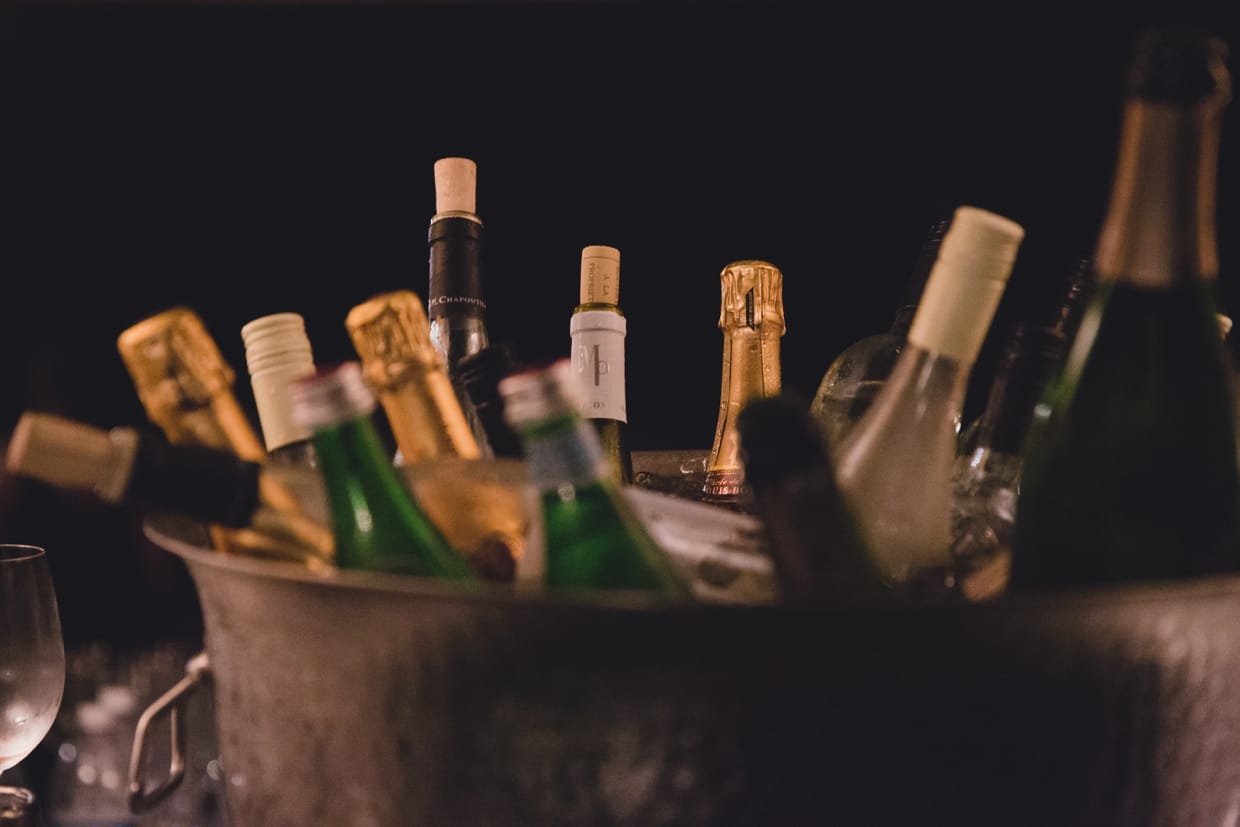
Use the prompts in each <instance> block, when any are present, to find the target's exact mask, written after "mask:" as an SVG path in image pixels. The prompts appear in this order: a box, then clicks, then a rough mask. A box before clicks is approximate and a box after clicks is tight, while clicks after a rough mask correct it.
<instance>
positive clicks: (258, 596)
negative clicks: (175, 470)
mask: <svg viewBox="0 0 1240 827" xmlns="http://www.w3.org/2000/svg"><path fill="white" fill-rule="evenodd" d="M148 534H149V536H150V537H151V538H152V539H153V540H154V541H155V542H156V543H157V544H159V545H160V546H162V547H163V548H165V549H167V550H168V551H170V552H172V553H173V554H176V555H178V556H179V557H181V558H182V559H184V561H185V562H186V564H187V565H188V568H189V571H190V573H191V575H192V576H193V579H194V582H195V584H196V586H197V589H198V593H199V596H200V598H201V602H202V607H203V612H204V620H205V629H206V658H207V659H208V660H209V663H210V667H209V674H210V678H211V680H210V685H211V690H212V691H213V692H214V701H215V708H216V724H217V727H218V735H219V744H220V752H221V758H222V762H223V764H224V769H225V772H226V774H227V775H228V776H230V777H232V778H233V779H234V783H232V784H230V786H229V789H228V803H229V810H230V814H231V817H232V821H233V823H235V824H238V825H247V826H248V825H308V824H341V825H344V824H347V825H418V824H427V825H483V824H485V825H500V824H502V825H509V824H512V825H547V824H589V825H601V824H634V825H658V824H669V825H670V824H675V825H685V824H711V825H733V824H735V825H770V824H841V825H868V824H882V825H904V824H909V825H928V824H953V825H958V824H987V825H1078V824H1079V825H1093V826H1095V827H1096V826H1097V825H1125V827H1132V825H1233V824H1236V823H1237V819H1238V818H1240V578H1235V577H1226V578H1211V579H1202V580H1197V581H1192V582H1185V583H1180V584H1174V585H1161V584H1159V585H1146V586H1132V587H1124V588H1112V589H1104V590H1089V591H1073V592H1064V593H1058V594H1053V595H1042V596H1037V597H1020V598H1015V597H1013V598H1008V599H1005V600H1002V601H999V602H994V603H990V604H981V605H971V606H939V607H928V606H927V607H910V608H901V609H883V610H865V609H849V610H843V609H829V608H819V609H797V608H791V607H788V606H780V605H778V604H767V605H761V604H759V605H740V604H723V603H702V604H694V605H685V606H677V607H668V606H659V605H655V604H651V603H648V602H643V601H641V600H637V599H634V598H631V597H626V598H624V599H620V598H616V597H609V596H604V595H600V596H599V597H598V598H597V599H594V600H589V601H569V600H564V599H555V598H552V597H548V596H545V595H531V594H513V593H510V592H508V591H506V590H502V589H498V588H497V589H496V590H495V591H489V592H486V593H483V594H478V595H464V594H460V593H458V592H457V591H455V590H454V589H453V588H451V587H447V586H445V585H444V584H440V583H436V582H434V581H425V580H421V579H419V578H412V577H396V576H385V575H377V574H368V573H361V572H344V571H342V572H337V573H335V574H334V575H333V576H331V577H329V578H327V579H324V578H321V577H319V576H316V575H313V574H310V573H307V572H303V571H301V570H299V569H297V568H295V567H291V566H288V565H285V564H281V563H273V562H266V561H262V560H255V559H246V558H240V557H230V556H224V555H220V554H217V553H215V552H212V551H209V550H207V549H205V548H203V547H202V545H203V542H204V541H205V534H202V533H201V529H200V527H198V526H189V525H177V524H173V523H160V524H157V523H154V522H152V523H150V524H148ZM201 666H202V663H201V662H199V663H197V664H193V665H192V669H191V672H192V673H193V674H191V676H190V677H188V678H187V680H186V682H185V685H186V686H192V685H193V684H194V683H195V681H196V678H195V677H194V675H198V676H202V675H205V674H206V672H205V671H202V670H201V669H200V667H201ZM183 688H184V687H183ZM170 694H171V693H170ZM175 708H176V705H175V702H172V703H171V704H169V705H165V707H164V710H167V709H175ZM152 710H155V712H154V713H152ZM152 710H148V716H147V717H144V719H143V724H142V725H141V726H140V729H142V727H145V726H146V725H147V724H150V723H151V720H152V719H153V718H154V717H158V714H159V712H160V711H161V710H156V708H155V707H152ZM140 734H141V733H140Z"/></svg>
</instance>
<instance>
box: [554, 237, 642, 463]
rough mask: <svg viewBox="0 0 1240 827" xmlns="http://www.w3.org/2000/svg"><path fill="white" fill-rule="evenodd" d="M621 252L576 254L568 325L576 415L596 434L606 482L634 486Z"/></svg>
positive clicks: (601, 249) (598, 248)
mask: <svg viewBox="0 0 1240 827" xmlns="http://www.w3.org/2000/svg"><path fill="white" fill-rule="evenodd" d="M619 297H620V251H619V250H617V249H616V248H615V247H606V246H603V245H601V244H596V245H591V246H589V247H586V248H584V249H583V250H582V251H581V293H580V303H579V304H578V305H577V307H576V308H575V309H574V310H573V316H572V319H571V320H570V322H569V333H570V335H571V336H572V354H573V376H574V377H576V379H577V382H578V385H579V386H580V390H581V393H580V394H578V401H579V404H580V406H581V408H580V410H581V415H582V417H584V418H585V419H587V420H589V422H590V424H591V425H592V426H594V430H596V431H598V436H599V443H600V445H601V446H602V449H603V456H604V457H605V458H606V460H607V467H608V469H609V472H610V474H611V477H612V479H613V480H615V481H616V482H618V483H620V484H622V485H630V484H632V482H633V458H632V455H631V454H630V453H629V445H628V437H627V435H626V432H627V423H628V413H627V411H626V406H625V395H624V336H625V331H626V329H627V324H628V323H627V321H626V320H625V318H624V314H623V313H622V312H621V311H620V305H619Z"/></svg>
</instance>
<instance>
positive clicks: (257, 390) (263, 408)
mask: <svg viewBox="0 0 1240 827" xmlns="http://www.w3.org/2000/svg"><path fill="white" fill-rule="evenodd" d="M241 340H242V342H244V343H245V361H246V367H247V369H248V370H249V373H250V387H251V389H252V390H253V392H254V405H255V407H256V409H257V410H258V424H259V429H260V430H261V431H262V434H263V442H264V444H265V445H266V448H267V459H268V461H269V462H272V463H279V464H287V465H305V466H310V467H313V466H314V465H315V463H316V461H317V460H316V458H315V455H314V443H313V441H312V440H311V438H310V437H311V435H310V432H309V431H308V430H306V429H305V428H301V427H298V426H297V424H296V423H294V422H293V403H292V399H291V398H290V396H289V385H290V384H291V383H292V382H293V381H295V380H297V379H302V378H304V377H306V376H312V375H313V374H314V352H313V350H312V349H311V347H310V339H309V337H307V336H306V322H305V319H303V318H302V316H301V315H300V314H298V313H273V314H271V315H268V316H261V317H259V318H257V319H254V320H253V321H251V322H248V323H246V324H245V325H244V326H242V328H241Z"/></svg>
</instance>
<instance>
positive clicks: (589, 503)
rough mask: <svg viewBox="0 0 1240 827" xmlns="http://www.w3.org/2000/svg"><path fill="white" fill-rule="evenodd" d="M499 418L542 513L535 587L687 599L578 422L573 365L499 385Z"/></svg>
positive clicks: (594, 436) (523, 374)
mask: <svg viewBox="0 0 1240 827" xmlns="http://www.w3.org/2000/svg"><path fill="white" fill-rule="evenodd" d="M499 389H500V393H501V394H502V395H503V397H504V416H505V418H506V419H507V420H508V421H509V423H510V424H511V425H512V427H513V429H514V430H516V431H517V433H518V434H519V435H520V437H521V443H522V446H523V449H524V452H525V457H526V462H527V464H528V466H529V475H530V481H531V483H532V484H533V485H534V486H536V487H537V489H538V491H539V496H540V502H541V509H542V530H543V536H544V540H545V543H544V548H545V555H544V559H543V571H542V572H541V574H540V576H541V579H542V581H543V582H544V583H545V584H546V585H547V586H548V587H550V588H555V589H572V590H592V589H622V590H641V591H650V592H655V593H660V594H663V595H666V596H669V597H673V598H687V597H689V596H690V594H691V593H690V589H689V587H688V584H687V583H686V582H685V581H684V580H683V579H682V578H681V576H680V575H679V573H678V571H677V570H676V569H675V567H674V564H673V563H672V562H671V560H670V558H668V556H667V555H666V554H665V553H664V551H663V549H661V548H660V547H659V546H658V544H657V543H656V542H655V541H654V539H653V538H652V537H651V536H650V534H649V533H648V532H647V531H646V528H645V526H644V525H643V524H642V522H641V520H640V519H639V518H638V517H637V516H636V514H635V513H634V512H633V511H632V510H631V509H630V508H629V506H628V503H627V501H626V500H625V499H623V496H622V495H621V493H620V490H619V487H618V483H616V482H615V481H614V480H613V478H612V477H611V474H610V471H609V469H608V466H607V462H606V460H605V459H604V457H603V453H602V448H601V446H600V444H599V438H598V433H597V432H596V431H595V430H594V429H593V428H592V427H590V425H589V424H587V423H586V421H585V420H584V419H583V418H582V417H581V415H580V413H579V412H578V410H579V407H578V406H579V399H578V397H577V395H578V394H579V392H580V391H579V388H578V383H577V378H576V376H574V375H573V365H572V361H571V360H569V359H562V360H560V361H558V362H555V363H554V364H552V365H550V366H549V367H546V368H534V369H529V370H523V371H520V372H518V373H515V374H512V375H510V376H508V377H505V378H504V379H503V380H502V381H501V382H500V385H499Z"/></svg>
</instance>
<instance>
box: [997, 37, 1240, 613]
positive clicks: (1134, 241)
mask: <svg viewBox="0 0 1240 827" xmlns="http://www.w3.org/2000/svg"><path fill="white" fill-rule="evenodd" d="M1224 57H1225V47H1224V46H1223V44H1222V43H1220V42H1219V41H1218V40H1217V39H1215V38H1212V37H1209V36H1207V35H1205V34H1203V33H1200V32H1195V31H1191V30H1184V29H1151V30H1148V31H1147V32H1145V33H1144V34H1143V36H1142V38H1141V39H1140V40H1139V42H1138V44H1137V48H1136V51H1135V55H1134V59H1133V62H1132V66H1131V74H1130V77H1129V88H1128V94H1127V100H1126V104H1125V109H1124V119H1123V127H1122V134H1121V139H1120V147H1119V156H1118V163H1117V172H1116V176H1115V183H1114V187H1113V189H1112V194H1111V199H1110V206H1109V210H1108V213H1107V216H1106V220H1105V222H1104V225H1103V228H1102V232H1101V234H1100V237H1099V241H1098V251H1097V255H1096V266H1097V275H1098V284H1097V285H1096V287H1095V291H1094V295H1093V297H1092V300H1091V301H1090V303H1089V306H1088V308H1087V310H1086V312H1085V315H1084V317H1083V318H1082V319H1081V323H1080V326H1079V328H1078V330H1077V334H1076V336H1075V339H1074V341H1073V343H1072V346H1071V350H1070V353H1069V356H1068V360H1067V363H1066V365H1065V367H1064V369H1063V370H1062V372H1061V373H1060V375H1059V376H1058V377H1057V379H1056V380H1054V381H1052V383H1051V384H1050V386H1049V387H1048V389H1047V393H1046V395H1045V397H1044V398H1043V401H1042V404H1040V405H1039V406H1038V408H1037V411H1036V414H1035V419H1034V422H1033V424H1032V426H1031V432H1030V437H1029V442H1028V444H1027V446H1026V449H1025V467H1024V470H1023V476H1022V484H1021V494H1020V502H1019V507H1018V510H1017V518H1016V537H1015V547H1014V553H1013V572H1012V588H1013V590H1017V589H1022V588H1025V589H1027V588H1031V587H1039V586H1062V585H1085V584H1103V583H1109V582H1117V581H1131V580H1149V579H1163V578H1177V577H1187V576H1193V575H1198V574H1205V573H1209V572H1218V571H1226V570H1235V569H1240V549H1238V547H1237V544H1236V533H1235V530H1236V523H1237V516H1238V511H1240V509H1238V500H1237V495H1238V494H1240V477H1238V474H1237V451H1236V427H1235V400H1234V398H1233V389H1232V385H1231V379H1230V371H1229V369H1228V367H1227V366H1228V364H1229V363H1228V361H1227V357H1226V355H1225V353H1224V350H1223V345H1222V343H1221V341H1220V337H1219V325H1218V321H1217V318H1216V314H1215V306H1214V300H1213V297H1212V286H1213V282H1214V279H1215V278H1216V276H1217V273H1218V263H1217V257H1216V242H1215V227H1214V222H1215V219H1214V215H1213V211H1214V206H1215V185H1216V177H1217V164H1218V148H1219V132H1220V126H1221V120H1222V114H1223V110H1224V107H1225V105H1226V103H1227V101H1228V98H1229V95H1230V88H1229V87H1230V82H1229V77H1228V72H1227V69H1226V67H1225V65H1224Z"/></svg>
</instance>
